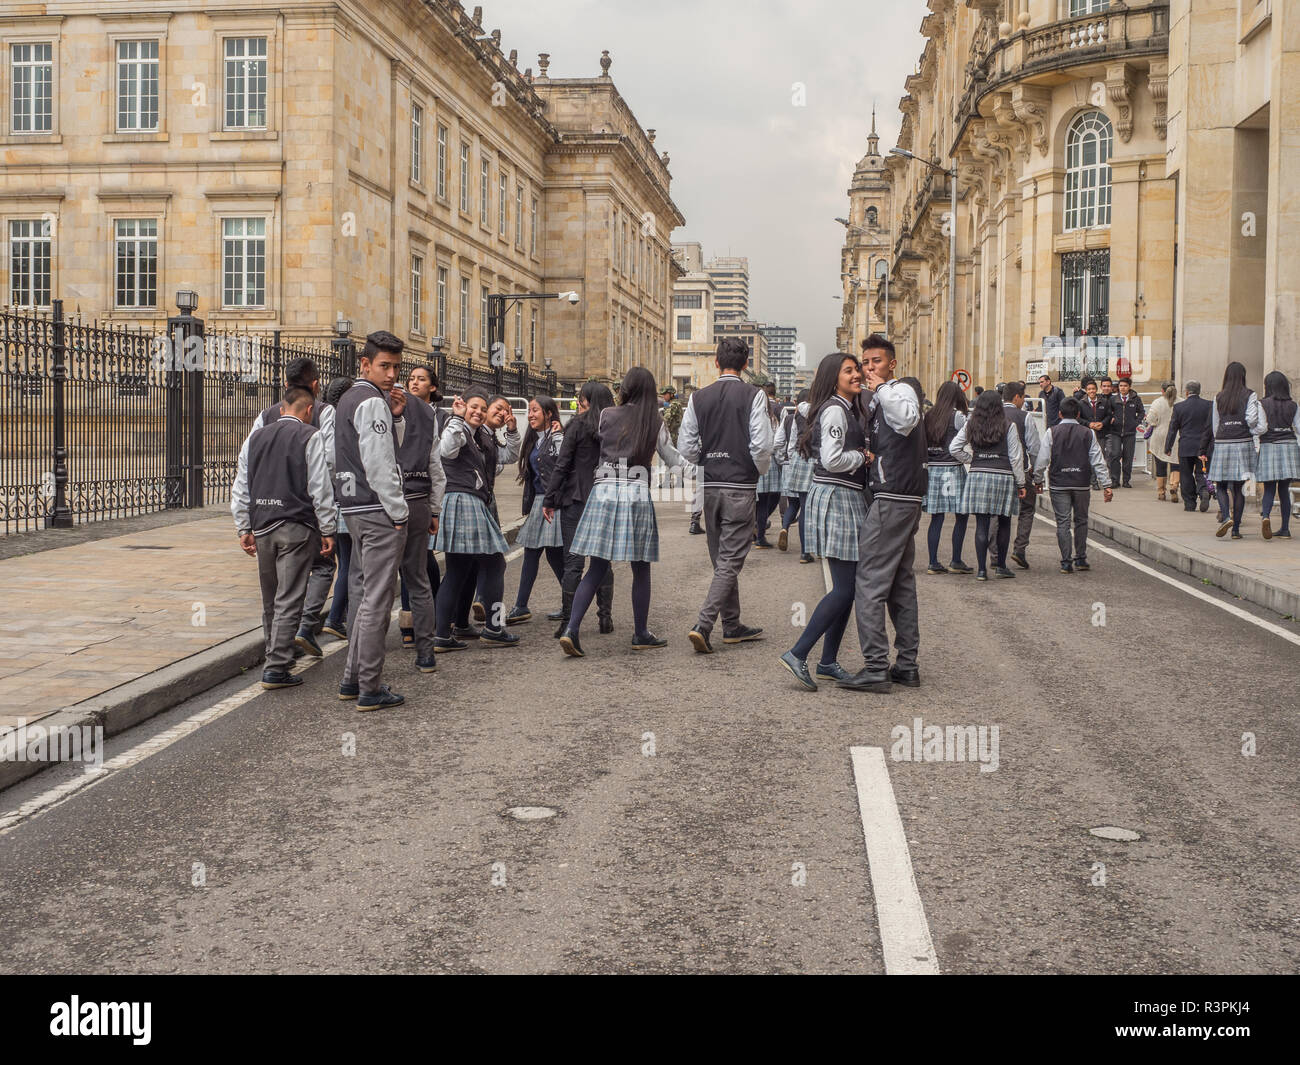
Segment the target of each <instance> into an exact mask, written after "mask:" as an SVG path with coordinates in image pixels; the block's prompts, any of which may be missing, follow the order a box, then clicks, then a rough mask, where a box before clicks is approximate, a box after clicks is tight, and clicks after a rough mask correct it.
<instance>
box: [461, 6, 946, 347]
mask: <svg viewBox="0 0 1300 1065" xmlns="http://www.w3.org/2000/svg"><path fill="white" fill-rule="evenodd" d="M926 11H927V6H926V4H925V3H924V2H923V0H899V2H893V3H882V2H879V0H877V2H872V3H861V2H859V3H849V2H846V0H838V2H837V0H757V2H741V0H707V2H704V0H654V2H653V3H644V2H641V0H610V2H597V0H548V2H547V3H546V4H544V5H540V4H537V3H536V0H495V2H490V3H489V4H488V5H485V12H484V25H485V26H486V27H487V28H488V30H489V31H490V30H491V29H493V28H495V27H498V26H499V27H500V29H501V33H502V42H501V43H502V47H503V48H504V49H505V50H506V51H509V50H510V49H511V48H518V49H519V54H520V57H521V58H520V66H521V67H528V66H531V67H533V69H534V70H536V69H537V63H536V53H537V52H540V51H546V52H550V54H551V62H550V73H551V75H552V76H553V77H590V76H593V75H595V74H598V73H599V72H600V65H599V60H600V53H601V50H602V49H608V50H609V52H610V55H611V57H612V59H613V61H614V62H613V66H612V68H611V70H610V74H611V75H612V76H613V78H614V82H615V84H616V85H617V86H618V89H619V91H620V93H622V95H623V97H624V99H626V100H627V102H628V105H629V106H630V107H631V109H632V112H633V114H635V115H636V117H637V119H638V121H640V123H641V124H642V126H644V127H646V128H654V129H656V130H657V131H658V132H657V137H656V142H655V146H656V147H657V148H659V149H660V150H661V151H667V152H668V153H669V155H670V156H671V158H672V163H671V169H672V173H673V184H672V195H673V199H674V201H676V203H677V206H678V207H679V208H680V209H681V210H682V213H683V214H684V215H685V216H686V226H685V227H684V228H683V229H679V230H676V231H674V233H673V239H674V240H677V241H681V240H698V241H700V242H701V243H702V244H703V245H704V252H705V255H706V256H707V255H745V256H748V258H749V269H750V314H751V316H752V317H754V318H757V319H758V320H759V321H763V322H768V323H772V324H781V325H793V326H795V327H796V328H797V329H798V331H799V339H800V340H801V341H802V342H803V343H804V344H805V345H806V346H807V350H808V359H809V362H810V363H811V364H814V365H815V364H816V362H817V359H818V358H820V356H821V355H822V354H825V353H826V352H829V351H832V350H834V347H835V328H836V326H837V325H838V324H839V319H840V314H841V309H842V306H843V304H842V303H841V302H840V301H838V300H835V299H833V297H834V296H836V295H839V294H840V293H841V292H842V287H841V284H840V276H839V264H840V247H841V246H842V244H843V241H844V230H843V228H842V227H841V226H839V225H838V224H837V223H836V222H835V221H834V218H835V216H836V215H843V214H845V213H846V212H847V208H848V186H849V182H850V180H851V179H852V175H853V168H854V166H855V165H856V163H857V161H858V159H860V158H861V157H862V156H863V155H864V154H865V153H866V147H867V134H868V132H869V131H870V128H871V105H872V102H873V100H874V101H876V102H877V104H878V106H879V119H878V129H879V133H880V137H881V149H882V151H885V150H888V148H889V147H890V146H891V145H892V144H893V143H894V140H895V138H896V136H897V134H898V127H899V122H900V118H901V116H900V115H899V113H898V109H897V108H898V100H899V98H900V97H901V96H902V95H903V79H904V78H905V77H907V75H908V74H910V73H911V72H912V71H913V70H914V69H915V65H916V60H917V57H918V56H919V55H920V54H921V48H922V46H923V44H924V41H923V39H922V38H921V36H920V24H921V19H922V18H923V17H924V16H925V14H926ZM797 85H798V86H802V87H803V90H804V92H803V99H804V100H805V101H806V104H805V106H796V102H797V101H798V99H799V92H798V89H797V88H796V86H797ZM792 101H795V102H792Z"/></svg>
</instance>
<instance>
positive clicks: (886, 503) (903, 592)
mask: <svg viewBox="0 0 1300 1065" xmlns="http://www.w3.org/2000/svg"><path fill="white" fill-rule="evenodd" d="M920 527H921V501H920V500H919V499H918V500H917V501H916V502H914V503H912V502H904V501H903V500H900V499H879V498H876V499H873V500H872V501H871V507H870V509H869V510H868V511H867V520H866V521H864V522H863V523H862V529H861V530H860V531H859V533H858V574H857V582H856V585H855V588H854V595H853V608H854V612H855V613H856V614H857V619H858V642H859V643H861V644H862V658H863V665H864V666H865V668H867V669H870V670H885V669H888V668H889V633H888V632H886V631H885V611H886V609H888V611H889V620H890V621H892V622H893V623H894V660H895V663H896V664H897V665H898V667H899V668H900V669H916V668H917V661H916V655H917V651H918V650H919V649H920V646H921V621H920V613H919V611H918V609H917V605H916V574H915V573H913V572H912V562H913V560H914V559H915V558H916V530H917V529H919V528H920Z"/></svg>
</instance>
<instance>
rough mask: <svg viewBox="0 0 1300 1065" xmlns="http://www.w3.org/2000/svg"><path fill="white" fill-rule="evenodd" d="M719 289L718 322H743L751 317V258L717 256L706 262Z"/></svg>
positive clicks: (705, 266)
mask: <svg viewBox="0 0 1300 1065" xmlns="http://www.w3.org/2000/svg"><path fill="white" fill-rule="evenodd" d="M704 269H705V271H706V272H707V273H708V275H709V276H710V277H711V278H713V284H714V285H715V286H716V287H717V290H718V300H717V304H716V305H715V307H714V319H715V321H717V322H741V321H744V320H745V319H746V318H748V317H749V260H748V259H743V258H736V257H733V256H729V255H721V256H715V257H714V258H712V259H710V260H709V261H708V262H707V263H705V264H704Z"/></svg>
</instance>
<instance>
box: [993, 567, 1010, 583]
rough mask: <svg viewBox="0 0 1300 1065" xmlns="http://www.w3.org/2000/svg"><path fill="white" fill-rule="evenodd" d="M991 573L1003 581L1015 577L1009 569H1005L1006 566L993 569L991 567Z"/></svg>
mask: <svg viewBox="0 0 1300 1065" xmlns="http://www.w3.org/2000/svg"><path fill="white" fill-rule="evenodd" d="M993 573H994V574H995V575H996V576H998V577H1001V578H1003V579H1004V580H1005V579H1006V578H1007V577H1014V576H1015V574H1014V573H1012V572H1011V571H1010V570H1009V569H1007V567H1006V566H994V567H993Z"/></svg>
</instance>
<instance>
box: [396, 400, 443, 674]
mask: <svg viewBox="0 0 1300 1065" xmlns="http://www.w3.org/2000/svg"><path fill="white" fill-rule="evenodd" d="M411 376H412V377H414V376H415V375H414V374H412V375H411ZM425 384H426V382H424V381H421V382H419V385H420V387H421V390H423V387H424V385H425ZM390 395H391V396H392V402H391V404H390V405H391V407H392V411H393V433H394V437H395V439H396V441H397V466H398V468H399V469H400V470H401V471H402V493H403V495H404V496H405V497H406V506H407V510H408V511H409V517H408V519H407V526H406V543H405V545H404V546H403V548H402V559H401V565H400V569H399V573H400V579H401V585H402V606H403V609H405V610H407V611H409V617H410V623H411V629H412V637H413V642H414V646H415V668H416V669H418V670H419V671H420V672H421V673H435V672H437V670H438V663H437V658H436V655H435V653H434V647H433V636H434V628H435V613H434V596H435V595H436V594H437V585H435V583H434V576H435V575H436V574H437V573H438V563H437V561H436V560H435V559H434V553H433V548H432V544H431V542H430V540H429V537H430V536H435V535H436V534H437V532H438V523H439V515H440V514H441V513H442V500H443V495H444V491H445V489H446V484H447V478H446V474H445V473H444V472H443V468H442V458H441V455H440V451H441V438H440V436H439V434H438V418H437V415H435V414H434V410H433V408H432V407H431V406H429V404H428V403H427V402H426V401H425V400H424V399H422V398H421V397H420V396H417V395H415V394H414V393H407V392H402V391H401V390H400V389H398V388H394V389H393V391H392V393H391V394H390ZM439 583H440V582H439ZM400 617H401V615H400V614H399V620H400Z"/></svg>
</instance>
